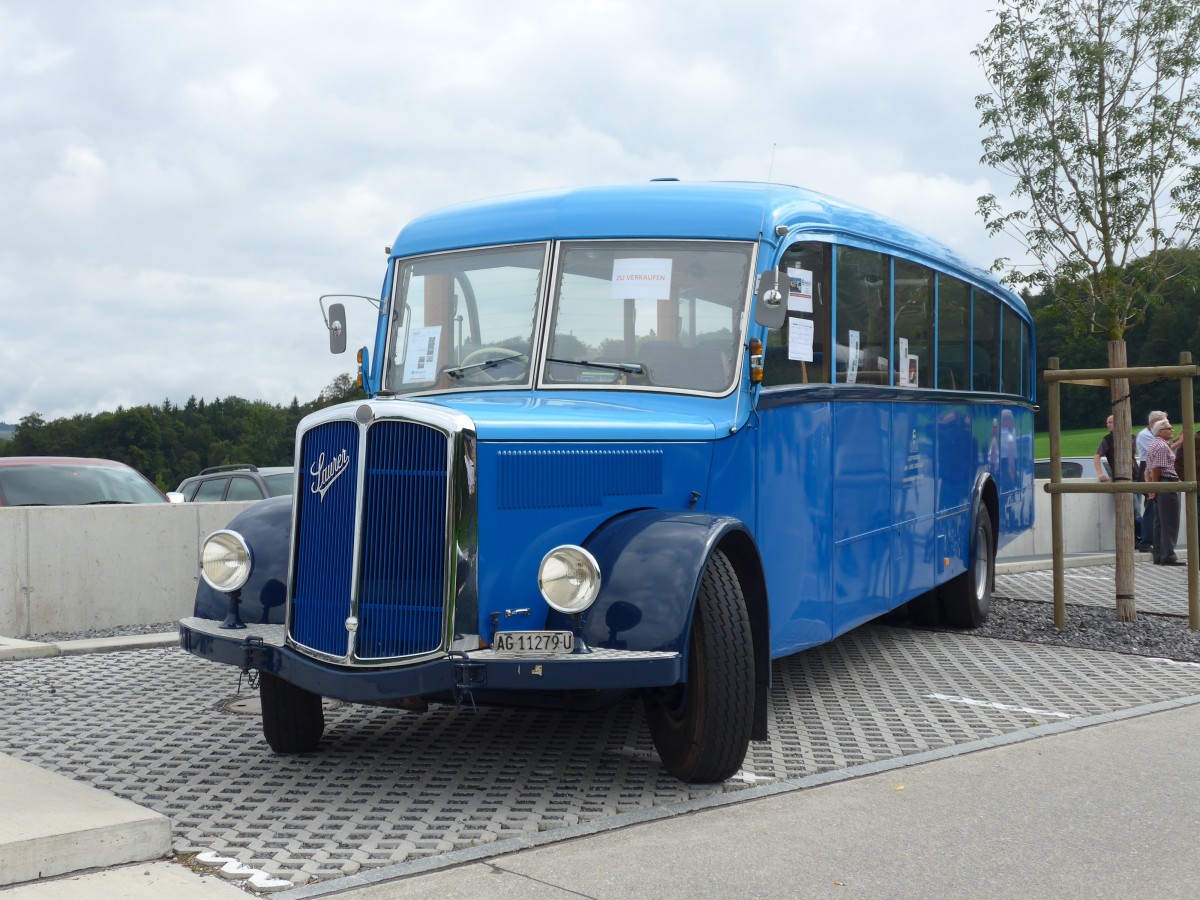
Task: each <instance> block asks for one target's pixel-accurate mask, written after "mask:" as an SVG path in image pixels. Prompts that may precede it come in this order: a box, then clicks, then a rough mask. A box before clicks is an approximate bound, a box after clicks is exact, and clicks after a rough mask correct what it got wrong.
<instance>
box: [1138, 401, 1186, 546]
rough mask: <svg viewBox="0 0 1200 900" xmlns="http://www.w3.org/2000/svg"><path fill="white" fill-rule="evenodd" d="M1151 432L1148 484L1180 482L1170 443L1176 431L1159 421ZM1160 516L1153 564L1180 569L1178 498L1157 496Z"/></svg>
mask: <svg viewBox="0 0 1200 900" xmlns="http://www.w3.org/2000/svg"><path fill="white" fill-rule="evenodd" d="M1150 430H1151V431H1152V432H1153V433H1154V440H1153V441H1151V442H1150V445H1149V447H1147V449H1146V454H1145V456H1146V458H1145V462H1146V481H1147V483H1149V484H1153V483H1155V482H1159V481H1164V482H1169V481H1178V480H1179V475H1178V474H1177V473H1176V472H1175V453H1174V451H1172V450H1171V440H1172V438H1174V436H1175V430H1174V429H1173V428H1172V427H1171V422H1170V420H1169V419H1159V420H1158V421H1157V422H1155V423H1154V424H1153V425H1152V426H1151V428H1150ZM1154 506H1155V508H1156V510H1157V512H1158V528H1157V529H1156V530H1155V532H1154V564H1155V565H1158V566H1181V565H1183V563H1181V562H1180V561H1179V560H1178V558H1176V556H1175V541H1176V540H1177V539H1178V537H1179V495H1178V494H1167V493H1163V494H1158V495H1157V499H1156V500H1155V501H1154Z"/></svg>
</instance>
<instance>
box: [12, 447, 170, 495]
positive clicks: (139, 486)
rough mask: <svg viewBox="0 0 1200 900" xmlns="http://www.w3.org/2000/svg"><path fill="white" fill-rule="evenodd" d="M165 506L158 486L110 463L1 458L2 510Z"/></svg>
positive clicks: (68, 458) (66, 458)
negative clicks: (108, 505) (96, 506)
mask: <svg viewBox="0 0 1200 900" xmlns="http://www.w3.org/2000/svg"><path fill="white" fill-rule="evenodd" d="M166 502H167V498H166V497H165V496H164V495H163V493H162V491H160V490H159V489H158V488H156V487H155V486H154V484H153V482H151V481H150V480H149V479H147V478H146V477H145V476H144V475H142V474H141V473H140V472H138V471H137V470H136V469H131V468H130V467H129V466H127V465H125V464H124V463H119V462H115V461H114V460H111V459H85V458H80V457H75V456H3V457H0V506H91V505H94V504H99V503H166Z"/></svg>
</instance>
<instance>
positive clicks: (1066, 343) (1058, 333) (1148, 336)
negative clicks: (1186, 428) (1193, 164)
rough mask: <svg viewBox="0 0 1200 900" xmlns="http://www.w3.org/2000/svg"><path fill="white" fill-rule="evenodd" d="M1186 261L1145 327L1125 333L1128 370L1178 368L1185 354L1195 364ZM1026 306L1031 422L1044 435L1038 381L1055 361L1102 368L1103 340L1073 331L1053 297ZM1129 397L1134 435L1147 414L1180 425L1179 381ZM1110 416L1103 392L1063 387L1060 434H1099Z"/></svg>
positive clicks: (1199, 326)
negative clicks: (1033, 371)
mask: <svg viewBox="0 0 1200 900" xmlns="http://www.w3.org/2000/svg"><path fill="white" fill-rule="evenodd" d="M1185 259H1186V260H1187V267H1186V268H1185V270H1184V271H1182V272H1181V273H1180V274H1179V275H1176V276H1175V277H1174V278H1172V279H1171V280H1170V281H1168V282H1167V284H1166V287H1165V290H1164V292H1163V297H1162V302H1160V303H1157V304H1155V305H1154V306H1152V307H1151V308H1150V310H1149V311H1148V313H1147V315H1146V320H1145V321H1144V322H1142V323H1140V324H1138V325H1137V326H1136V327H1134V328H1131V329H1130V330H1129V331H1127V332H1126V334H1125V341H1126V351H1127V354H1128V355H1127V359H1128V360H1129V365H1130V366H1174V365H1178V364H1179V354H1180V353H1181V352H1183V351H1185V350H1186V351H1190V352H1191V354H1192V362H1193V363H1200V252H1196V251H1190V252H1188V253H1187V254H1186V256H1185ZM1025 302H1026V303H1027V304H1028V305H1029V310H1030V312H1031V313H1033V321H1034V329H1035V338H1034V339H1035V340H1036V342H1037V361H1036V364H1037V371H1038V402H1039V405H1040V409H1039V410H1038V412H1037V414H1036V415H1035V416H1034V428H1035V429H1036V430H1038V431H1045V430H1047V429H1048V428H1049V427H1050V425H1049V418H1048V416H1047V411H1046V386H1045V382H1043V381H1042V380H1041V373H1042V372H1043V371H1044V370H1045V368H1046V361H1047V360H1048V359H1049V358H1050V357H1052V356H1057V357H1058V359H1059V368H1062V369H1091V368H1100V369H1102V368H1105V367H1107V366H1108V338H1107V337H1106V336H1105V335H1103V334H1096V333H1094V332H1088V331H1087V330H1085V329H1083V328H1080V327H1078V326H1077V325H1073V324H1072V323H1071V322H1070V321H1069V320H1068V318H1067V316H1066V314H1065V313H1064V312H1063V310H1062V307H1061V306H1059V305H1058V303H1057V302H1056V301H1055V298H1054V297H1053V296H1037V297H1026V298H1025ZM1130 395H1131V400H1132V402H1133V406H1132V415H1133V424H1134V427H1135V429H1138V430H1140V429H1141V427H1142V426H1144V425H1145V424H1146V416H1147V414H1148V413H1149V412H1150V411H1151V410H1152V409H1162V410H1166V411H1167V413H1168V414H1169V415H1170V416H1171V421H1172V422H1174V423H1176V425H1178V424H1179V423H1180V422H1182V421H1183V418H1182V412H1183V411H1182V410H1181V409H1180V408H1179V382H1178V381H1164V382H1159V383H1150V384H1135V385H1131V386H1130ZM1197 399H1200V398H1197ZM1111 411H1112V399H1111V397H1110V395H1109V391H1108V388H1098V387H1087V386H1083V385H1064V386H1063V389H1062V427H1063V428H1103V427H1104V420H1105V418H1106V417H1107V416H1108V414H1109V413H1110V412H1111ZM1197 418H1200V417H1197Z"/></svg>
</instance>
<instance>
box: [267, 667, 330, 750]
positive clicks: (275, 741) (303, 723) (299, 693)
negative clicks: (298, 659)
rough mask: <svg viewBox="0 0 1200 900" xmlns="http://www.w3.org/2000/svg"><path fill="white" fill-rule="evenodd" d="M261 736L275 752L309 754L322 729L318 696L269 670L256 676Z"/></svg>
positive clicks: (315, 745)
mask: <svg viewBox="0 0 1200 900" xmlns="http://www.w3.org/2000/svg"><path fill="white" fill-rule="evenodd" d="M258 696H259V699H260V700H261V701H262V722H263V737H265V738H266V739H267V743H268V744H269V745H270V746H271V749H272V750H274V751H275V752H276V753H311V752H312V751H313V750H316V749H317V744H318V743H320V741H321V733H322V732H324V731H325V712H324V710H322V709H321V698H320V697H319V696H317V695H316V694H314V693H312V692H311V691H306V690H304V688H299V687H296V686H295V685H294V684H289V683H288V682H286V681H284V680H283V679H282V678H279V677H278V676H276V675H272V674H271V673H270V672H260V673H259V675H258Z"/></svg>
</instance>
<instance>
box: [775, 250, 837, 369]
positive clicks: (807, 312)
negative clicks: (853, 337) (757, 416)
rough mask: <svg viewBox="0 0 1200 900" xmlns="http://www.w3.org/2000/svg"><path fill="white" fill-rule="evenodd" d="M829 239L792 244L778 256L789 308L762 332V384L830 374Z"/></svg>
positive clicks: (831, 256)
mask: <svg viewBox="0 0 1200 900" xmlns="http://www.w3.org/2000/svg"><path fill="white" fill-rule="evenodd" d="M832 261H833V252H832V248H831V247H830V245H829V244H823V243H819V242H817V241H802V242H799V243H795V244H792V245H791V246H790V247H788V249H787V250H786V251H785V252H784V254H783V258H782V259H781V260H780V262H779V270H780V272H781V273H783V275H785V276H786V277H787V284H788V301H787V303H788V313H787V319H786V320H785V321H784V325H783V327H782V328H779V329H772V330H771V331H770V332H769V333H768V334H767V347H766V351H765V359H764V361H763V384H764V385H765V386H771V385H783V384H828V383H829V380H830V358H829V321H830V306H831V294H830V292H829V282H830V273H831V266H832Z"/></svg>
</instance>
